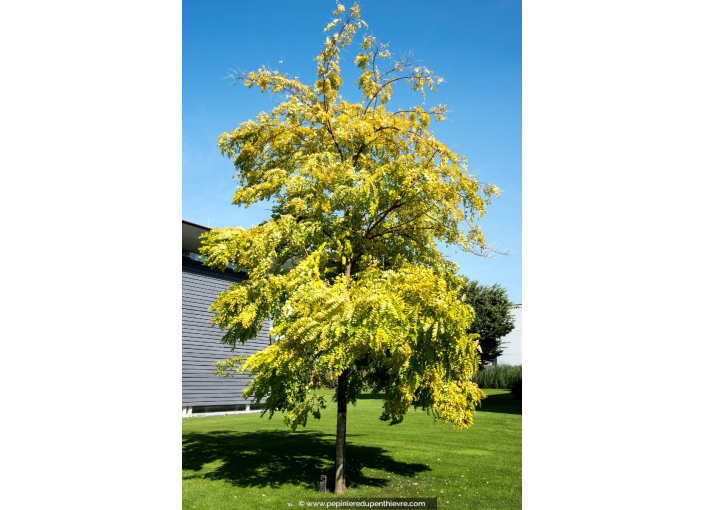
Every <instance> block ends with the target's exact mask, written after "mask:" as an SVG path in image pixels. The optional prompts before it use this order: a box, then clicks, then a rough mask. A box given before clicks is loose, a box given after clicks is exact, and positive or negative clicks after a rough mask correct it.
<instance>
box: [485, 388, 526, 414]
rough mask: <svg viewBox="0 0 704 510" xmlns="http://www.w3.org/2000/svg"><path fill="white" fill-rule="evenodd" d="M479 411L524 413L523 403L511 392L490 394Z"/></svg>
mask: <svg viewBox="0 0 704 510" xmlns="http://www.w3.org/2000/svg"><path fill="white" fill-rule="evenodd" d="M477 411H483V412H485V413H504V414H523V403H522V401H521V400H520V399H517V398H516V397H514V396H513V395H511V394H510V393H501V394H498V395H489V396H488V397H487V398H485V399H484V400H482V405H481V406H479V407H477Z"/></svg>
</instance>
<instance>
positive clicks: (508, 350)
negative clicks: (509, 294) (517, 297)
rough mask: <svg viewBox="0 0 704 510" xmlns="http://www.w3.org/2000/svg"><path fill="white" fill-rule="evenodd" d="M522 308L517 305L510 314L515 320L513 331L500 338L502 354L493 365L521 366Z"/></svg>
mask: <svg viewBox="0 0 704 510" xmlns="http://www.w3.org/2000/svg"><path fill="white" fill-rule="evenodd" d="M522 313H523V307H522V306H521V305H520V304H518V305H515V306H514V307H513V310H511V314H512V315H513V316H514V318H515V322H514V327H513V331H511V332H510V333H509V334H508V335H506V336H505V337H503V338H501V343H502V344H503V348H504V352H502V353H501V356H499V357H498V358H496V360H495V361H494V365H523V356H522V352H523V351H522V348H523V346H522V343H521V329H522V327H523V326H522V319H521V318H522Z"/></svg>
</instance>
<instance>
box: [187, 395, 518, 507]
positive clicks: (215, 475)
mask: <svg viewBox="0 0 704 510" xmlns="http://www.w3.org/2000/svg"><path fill="white" fill-rule="evenodd" d="M485 391H486V393H487V394H489V398H487V399H486V400H485V401H484V403H483V404H482V407H481V411H479V412H477V413H476V415H475V418H474V425H473V426H472V427H471V428H469V429H465V430H463V431H459V432H458V431H455V430H454V429H453V428H452V425H451V424H447V425H444V424H443V423H442V422H441V421H434V420H433V418H432V417H431V416H428V415H426V414H425V413H423V412H421V411H420V410H419V411H413V410H411V411H410V412H409V413H408V414H407V415H406V417H405V419H404V421H403V423H401V424H400V425H394V426H389V425H388V422H382V421H379V415H380V414H381V404H382V401H381V400H379V399H377V398H372V397H371V395H364V397H366V398H363V399H361V400H359V401H358V402H357V405H356V406H354V407H353V406H349V408H348V413H347V485H348V487H349V490H348V491H347V493H345V495H344V497H374V498H379V497H414V496H417V497H437V498H438V508H458V509H469V508H471V509H474V508H502V509H503V508H506V509H509V508H521V402H520V401H518V400H515V399H514V398H513V397H512V396H511V394H510V393H509V392H508V391H507V390H485ZM323 393H326V394H327V395H332V391H324V392H323ZM328 401H329V399H328ZM335 409H336V405H335V404H334V403H332V402H329V404H328V408H327V410H326V411H324V412H323V416H322V419H320V420H314V419H312V418H311V419H309V421H308V426H307V427H306V428H299V430H297V431H296V432H291V431H290V430H289V429H287V428H286V426H285V425H284V424H283V422H282V420H281V414H280V413H279V414H275V415H274V418H272V419H271V420H269V419H268V416H265V417H263V418H260V416H259V414H250V415H240V416H222V417H211V418H191V419H188V420H183V456H182V467H183V508H184V509H194V508H195V509H208V510H213V509H229V508H243V509H247V508H276V509H278V508H294V507H299V504H298V502H299V501H300V500H304V499H307V500H309V501H310V500H312V498H317V497H319V496H320V495H317V494H316V492H315V491H316V489H317V485H318V483H319V480H320V475H321V474H325V475H327V477H328V479H331V478H332V476H333V462H334V451H335ZM324 497H327V498H335V495H334V494H330V493H328V494H327V495H325V496H324ZM289 505H290V506H289ZM299 508H300V507H299Z"/></svg>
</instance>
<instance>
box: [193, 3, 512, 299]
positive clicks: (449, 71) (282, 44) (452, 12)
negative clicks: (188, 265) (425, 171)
mask: <svg viewBox="0 0 704 510" xmlns="http://www.w3.org/2000/svg"><path fill="white" fill-rule="evenodd" d="M345 5H346V6H347V7H349V6H351V5H352V2H345ZM361 7H362V9H361V16H362V19H364V20H365V21H366V22H367V23H368V24H369V28H370V30H371V31H372V32H373V33H374V35H375V36H376V37H377V40H378V41H379V42H385V43H389V49H390V50H391V52H392V53H395V54H398V53H401V52H407V51H412V52H413V54H414V56H415V58H417V59H419V60H421V61H422V64H423V65H425V66H426V67H428V68H429V69H431V70H433V71H434V72H435V73H436V74H438V75H440V76H443V77H444V79H445V80H446V83H443V84H442V85H441V86H440V87H438V92H437V93H435V94H433V93H430V94H428V96H427V99H426V105H427V106H432V105H434V104H438V103H442V104H447V105H448V107H449V109H450V115H449V117H448V120H447V121H446V122H444V123H436V124H435V125H434V127H433V130H434V131H435V134H436V136H437V137H438V138H439V139H440V140H442V141H443V142H444V143H446V144H448V145H449V146H450V147H452V148H454V149H455V150H456V151H457V152H458V153H460V154H462V155H464V156H467V159H468V166H469V173H471V174H475V175H477V178H478V179H479V180H480V181H483V182H493V183H495V184H496V185H497V186H499V188H501V190H503V193H502V196H501V197H500V198H498V199H495V200H494V201H493V203H492V204H491V205H490V206H489V208H488V212H487V214H486V216H485V217H484V219H483V220H482V221H481V223H480V224H481V226H482V229H483V230H484V233H485V236H486V238H487V240H488V241H489V242H490V243H492V244H494V245H495V246H497V247H498V248H500V249H503V250H511V251H512V253H511V254H510V255H505V256H496V257H494V258H490V259H487V258H482V257H477V256H475V255H471V254H465V253H462V252H461V251H459V250H455V249H454V248H448V249H446V250H445V253H446V254H447V255H448V256H449V258H450V259H452V260H454V261H455V262H457V263H458V264H459V266H460V273H462V274H464V275H467V276H469V277H470V278H472V279H476V280H479V281H480V282H481V283H484V284H488V285H492V284H494V283H499V284H501V285H502V286H504V287H506V288H507V289H508V292H509V296H510V298H511V300H512V301H514V302H516V303H520V302H522V284H521V280H522V276H521V275H522V272H521V261H522V257H521V248H522V243H521V218H522V217H521V208H522V203H521V188H522V178H521V134H522V132H521V124H522V118H521V107H522V103H521V54H522V48H521V39H522V33H521V2H520V1H517V0H499V1H444V0H438V1H433V2H427V1H403V2H401V1H384V2H371V1H367V2H361ZM334 8H335V2H332V1H327V0H325V1H321V0H315V1H297V2H284V1H257V2H255V1H247V2H244V1H239V2H215V1H192V0H185V1H184V2H183V81H182V84H183V89H182V97H183V167H182V170H183V188H182V189H183V203H182V207H183V210H182V216H183V219H186V220H189V221H193V222H195V223H201V224H203V225H207V224H208V222H209V224H210V226H211V227H229V226H238V225H239V226H243V227H249V226H251V225H255V224H258V223H259V222H261V221H263V220H265V219H266V218H267V216H268V211H267V210H266V207H267V206H266V205H264V204H262V205H257V206H252V207H250V208H248V209H244V208H240V207H236V206H233V205H230V201H231V200H232V195H233V193H234V192H235V190H236V184H235V183H234V182H233V179H232V175H233V171H234V170H235V168H234V166H232V163H231V161H230V160H228V159H227V158H226V157H224V156H221V155H220V152H219V151H218V149H217V146H216V142H217V138H218V135H220V134H221V133H222V132H224V131H230V130H233V129H235V128H236V127H237V126H238V125H239V124H240V123H241V122H244V121H246V120H248V119H250V118H253V117H254V116H256V115H257V114H258V113H259V112H261V111H268V110H270V109H271V108H272V106H273V103H272V102H271V100H270V98H269V96H268V95H266V94H262V93H260V92H258V91H256V90H254V89H251V90H249V89H246V88H244V87H242V86H241V85H238V86H236V87H233V85H232V80H231V79H224V77H226V76H227V74H228V69H229V68H240V69H243V70H247V71H249V70H256V69H258V68H259V67H261V66H262V65H264V64H270V65H271V66H272V67H274V68H277V69H279V70H280V71H282V72H287V73H289V74H291V75H292V76H298V77H300V78H301V79H302V80H303V81H304V82H306V83H311V84H312V82H313V81H314V76H315V69H316V68H315V63H314V62H313V58H314V57H315V56H316V55H317V54H318V53H319V52H320V50H321V48H322V42H323V41H324V39H325V35H324V34H323V32H322V30H323V28H324V27H325V25H326V24H327V23H328V22H329V20H330V19H331V17H332V11H333V10H334ZM359 39H360V40H361V37H360V38H359ZM355 55H356V52H355V47H353V49H352V50H351V51H350V53H349V54H348V55H347V57H346V62H345V61H343V62H342V77H343V79H345V84H344V85H343V88H342V93H343V95H344V96H345V98H346V99H347V100H350V101H352V100H355V99H356V98H357V96H358V94H357V93H356V90H355V86H354V81H355V79H356V78H357V73H356V72H355V67H354V65H353V63H352V61H353V60H354V56H355ZM279 61H283V63H282V64H281V65H279V64H278V62H279ZM395 91H396V93H395V94H394V99H393V100H392V106H393V105H394V104H395V105H397V106H398V107H402V106H403V107H405V106H409V105H413V104H420V103H421V102H422V100H423V99H422V96H421V95H420V94H417V93H411V92H407V91H405V90H403V87H398V88H396V89H395Z"/></svg>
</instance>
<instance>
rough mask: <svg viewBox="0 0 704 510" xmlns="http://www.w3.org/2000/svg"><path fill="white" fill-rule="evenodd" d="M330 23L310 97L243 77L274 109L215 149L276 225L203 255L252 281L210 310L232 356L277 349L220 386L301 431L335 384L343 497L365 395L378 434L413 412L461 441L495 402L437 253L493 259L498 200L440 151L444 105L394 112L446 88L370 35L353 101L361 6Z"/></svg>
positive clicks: (242, 194) (225, 367) (247, 197)
mask: <svg viewBox="0 0 704 510" xmlns="http://www.w3.org/2000/svg"><path fill="white" fill-rule="evenodd" d="M333 15H335V16H338V17H337V18H335V19H334V20H333V21H332V22H331V23H330V24H329V25H328V26H327V28H326V31H331V35H330V36H329V37H328V38H327V39H326V41H325V44H324V49H323V51H322V52H321V53H320V54H319V55H318V57H317V58H316V59H315V61H316V62H317V80H316V81H315V83H314V84H313V85H312V86H309V85H306V84H304V83H302V82H300V81H299V80H298V79H297V78H291V77H289V76H287V75H285V74H281V73H279V72H278V71H274V70H271V69H268V68H262V69H259V70H258V71H255V72H250V73H246V72H241V73H238V74H237V75H236V76H234V78H235V79H236V80H237V81H240V82H243V83H244V85H245V86H246V87H248V88H255V87H256V88H259V89H261V91H262V92H266V93H270V94H272V95H274V96H276V97H278V100H277V103H278V104H277V106H276V107H274V108H273V110H272V111H271V112H270V113H261V114H259V115H258V116H257V117H256V119H255V120H249V121H247V122H243V123H242V124H240V125H239V127H238V128H237V129H236V130H235V131H231V132H230V133H224V134H222V135H221V136H220V139H219V141H218V146H219V147H220V150H221V151H222V153H223V154H225V155H227V156H228V157H230V158H232V159H233V160H234V165H235V168H236V179H237V180H238V181H239V189H238V190H237V192H236V193H235V195H234V198H233V202H232V203H233V204H237V205H243V206H245V207H247V206H250V205H252V204H255V203H257V202H260V201H268V200H271V201H272V202H273V204H272V207H271V211H272V214H271V218H270V219H269V220H267V221H265V222H264V223H262V224H260V225H258V226H255V227H252V228H250V229H242V228H227V229H213V230H211V231H210V232H208V233H207V234H205V235H204V247H203V249H202V250H201V252H202V253H203V255H205V257H206V264H207V265H209V266H213V267H219V268H221V269H223V270H225V268H226V267H228V265H230V264H233V265H234V267H235V270H239V271H241V270H244V271H246V272H247V274H248V278H247V280H245V281H244V282H242V283H241V284H237V285H234V286H232V287H231V288H230V289H229V290H227V291H225V292H223V293H221V294H220V296H219V297H218V299H217V301H216V302H215V303H214V304H213V305H212V307H211V310H213V311H214V312H215V315H214V317H213V321H214V323H215V324H217V325H219V326H220V327H221V328H222V330H223V331H225V332H226V334H225V336H224V338H223V342H224V343H226V344H229V345H231V346H232V347H233V348H234V347H235V346H236V345H237V344H238V343H240V342H241V343H244V342H246V341H248V340H250V339H252V338H254V337H255V336H256V334H257V331H259V329H260V328H261V327H262V324H263V322H264V321H265V320H266V319H267V318H269V319H271V321H272V333H273V334H275V335H276V336H277V337H278V340H277V341H276V342H275V343H273V344H272V345H270V346H269V347H267V348H266V349H264V350H262V351H260V352H258V353H256V354H254V355H252V356H250V357H249V358H248V359H246V360H245V359H244V357H242V356H235V357H233V358H230V359H229V360H224V361H222V362H219V363H218V364H217V373H218V374H220V375H223V376H228V375H232V374H233V373H241V372H243V371H245V370H248V371H249V373H250V374H251V375H252V380H251V382H250V384H249V386H248V387H247V388H246V390H245V391H244V396H245V397H252V398H253V399H254V400H255V401H256V402H257V403H259V402H260V401H262V400H264V399H266V403H265V410H266V411H268V412H269V413H271V414H273V413H274V412H276V411H283V413H284V421H285V422H286V423H287V424H288V425H290V426H291V427H292V428H294V429H295V427H296V426H298V425H303V426H305V424H306V420H307V418H308V415H309V414H310V415H312V416H313V417H315V418H319V417H320V410H321V409H322V408H324V407H325V400H324V398H323V396H322V395H320V393H315V392H314V391H313V390H314V389H315V387H316V386H317V385H319V382H318V379H317V378H318V377H322V376H323V374H331V376H332V377H333V378H336V380H337V391H336V395H335V400H336V402H337V439H336V453H335V492H337V493H340V492H344V491H345V489H346V485H345V476H344V472H345V440H346V439H345V438H346V423H347V404H348V403H354V402H355V401H356V399H357V397H358V396H359V394H360V392H361V391H362V388H363V387H371V388H372V390H373V391H376V392H379V393H383V394H384V404H383V410H382V414H381V419H382V420H388V421H390V422H391V423H392V424H396V423H400V422H401V421H402V420H403V416H404V414H406V413H407V412H408V410H409V409H410V407H412V406H414V407H419V408H421V409H423V410H426V411H428V412H429V413H432V414H434V415H435V416H436V417H439V418H440V419H442V420H443V421H444V422H452V424H453V426H454V427H455V429H458V430H459V429H462V428H466V427H469V426H470V425H472V423H473V420H472V415H473V414H474V412H475V408H476V406H477V405H478V404H479V402H480V400H481V399H482V398H484V397H485V396H486V395H485V394H484V393H483V392H482V391H481V390H480V389H479V388H478V387H477V385H476V384H475V383H474V382H473V381H472V376H473V375H474V373H476V371H477V370H478V365H479V352H478V349H477V345H478V344H477V341H476V335H471V334H469V333H468V331H469V327H470V325H471V323H472V319H473V318H474V312H473V311H472V309H471V308H470V307H469V306H467V305H466V303H464V302H463V301H461V300H460V299H459V298H458V296H457V292H456V290H455V289H456V288H457V286H458V285H459V282H460V277H459V276H458V275H457V273H456V271H457V266H456V264H454V263H453V262H451V261H449V260H447V259H445V257H444V255H443V254H442V252H441V251H440V250H439V249H438V247H437V245H438V243H441V244H442V245H444V246H445V245H456V246H459V247H460V248H461V249H463V250H464V251H467V252H474V253H478V254H482V253H484V252H485V250H487V249H488V248H489V247H487V246H486V244H485V241H484V235H483V234H482V232H481V230H480V229H479V227H478V225H477V224H476V221H477V220H478V219H479V218H481V217H482V216H483V215H484V213H485V210H486V205H487V204H488V203H489V201H490V198H491V197H492V196H498V195H499V190H498V188H497V187H496V186H494V185H492V184H486V183H482V182H479V181H478V180H477V179H476V177H475V176H473V175H469V174H468V172H467V166H466V159H465V158H464V157H462V156H460V155H458V154H456V153H454V152H453V151H452V150H450V149H449V148H448V147H447V146H446V145H445V144H443V143H442V142H440V141H439V140H437V139H436V138H435V137H434V135H433V132H432V131H431V130H430V126H431V122H432V121H433V120H434V121H442V120H444V119H445V112H446V107H445V106H443V105H440V106H434V107H431V108H425V107H420V106H415V107H412V108H401V109H398V110H395V111H394V110H392V109H391V108H390V104H389V100H390V98H391V94H392V88H393V87H396V86H397V85H401V84H403V83H407V84H409V86H410V88H411V89H412V90H418V91H420V92H421V93H424V92H425V91H427V90H433V91H434V90H435V87H436V85H437V84H438V83H441V82H442V78H439V77H435V76H434V75H433V73H432V72H431V71H429V70H428V69H426V68H425V67H422V66H420V65H419V64H418V62H416V61H414V60H413V59H412V57H411V56H410V55H407V56H401V57H400V58H399V59H398V60H393V59H392V58H391V56H392V55H391V53H390V52H389V51H388V50H387V49H386V45H384V44H379V43H377V42H376V39H375V38H374V36H373V35H371V34H370V33H367V34H365V35H364V36H363V41H362V44H361V47H360V53H359V54H357V56H356V58H355V59H354V62H355V64H356V65H357V67H358V68H359V71H360V74H359V77H358V78H357V81H356V83H357V85H358V86H359V90H360V93H361V94H360V96H361V97H360V99H359V101H358V102H354V103H350V102H347V101H345V100H344V99H343V98H342V96H341V94H340V91H339V89H340V85H341V84H342V78H341V76H340V66H339V63H340V55H341V52H342V51H343V50H344V51H347V50H346V49H345V48H346V47H348V46H349V45H350V44H351V43H352V40H353V38H354V36H355V32H356V31H357V30H358V29H360V28H361V27H365V28H366V23H364V22H363V21H362V20H361V19H360V17H359V5H358V4H355V5H354V6H353V7H352V8H351V9H350V10H349V11H348V10H347V9H345V8H344V7H343V6H342V5H338V7H337V9H336V10H335V12H334V13H333Z"/></svg>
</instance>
